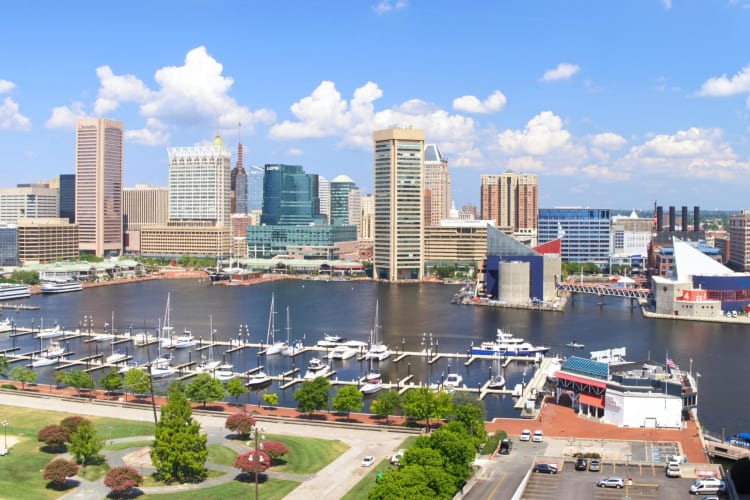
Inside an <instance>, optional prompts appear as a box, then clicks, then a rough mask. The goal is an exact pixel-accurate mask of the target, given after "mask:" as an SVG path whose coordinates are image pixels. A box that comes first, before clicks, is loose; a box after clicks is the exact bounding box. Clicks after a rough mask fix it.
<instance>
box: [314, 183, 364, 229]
mask: <svg viewBox="0 0 750 500" xmlns="http://www.w3.org/2000/svg"><path fill="white" fill-rule="evenodd" d="M356 188H357V186H356V184H354V181H353V180H352V179H351V178H350V177H348V176H346V175H338V176H336V177H335V178H334V179H333V180H332V181H331V183H330V189H331V193H330V195H331V197H330V202H331V208H330V217H329V219H328V220H329V221H330V224H331V225H332V226H348V225H350V224H351V225H355V226H356V224H355V223H353V222H351V221H350V218H349V216H350V203H349V202H350V201H351V200H350V194H351V192H352V190H354V189H356ZM321 205H322V203H321Z"/></svg>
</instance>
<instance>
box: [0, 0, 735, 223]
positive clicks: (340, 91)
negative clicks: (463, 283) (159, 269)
mask: <svg viewBox="0 0 750 500" xmlns="http://www.w3.org/2000/svg"><path fill="white" fill-rule="evenodd" d="M42 4H43V8H44V12H45V15H44V16H35V15H33V12H32V11H31V10H30V8H29V7H28V6H26V5H24V4H12V5H9V6H8V7H7V9H6V16H7V18H8V19H12V20H13V22H11V23H8V26H6V29H4V30H3V32H2V33H0V40H1V41H2V42H3V46H5V47H14V48H15V49H14V50H12V51H11V50H8V51H6V53H5V54H3V56H2V61H3V64H2V69H0V145H2V146H3V149H4V151H5V153H6V155H5V164H4V165H3V173H4V178H5V182H4V183H3V186H4V187H12V186H15V185H16V184H19V183H29V182H34V181H41V180H48V179H51V178H54V177H57V176H59V175H60V174H66V173H73V172H74V170H75V158H74V156H75V121H76V119H78V118H81V117H102V118H107V119H113V120H117V121H119V122H122V123H123V124H124V140H125V144H124V171H123V181H124V186H134V185H136V184H152V185H160V186H165V185H167V174H168V156H167V153H166V150H167V148H172V147H192V146H200V145H207V144H210V143H211V141H212V140H213V137H214V136H215V135H217V134H219V135H222V137H223V139H224V141H225V144H226V147H227V149H229V150H230V151H231V154H232V166H234V164H235V162H236V151H237V149H236V138H237V127H238V124H240V123H241V124H242V143H243V146H244V164H245V168H246V169H248V168H249V167H251V166H253V165H260V166H262V165H265V164H281V163H285V164H295V165H302V166H303V167H304V168H305V171H306V172H309V173H316V174H319V175H321V176H324V177H326V178H327V179H333V178H335V177H336V176H337V175H342V174H343V175H347V176H349V177H351V178H352V180H353V181H354V182H355V183H356V184H357V186H359V187H360V189H361V190H362V192H363V193H364V194H366V193H371V192H372V179H373V156H372V142H371V141H372V132H373V131H375V130H379V129H385V128H389V127H391V126H393V125H396V126H404V127H406V126H411V127H413V128H415V129H423V130H424V131H425V142H426V143H430V144H436V145H437V146H438V147H439V148H440V150H441V151H442V152H443V153H444V155H445V156H446V157H447V158H448V160H449V171H450V174H451V201H455V203H456V205H457V206H463V205H465V204H467V203H471V204H474V205H478V204H479V189H480V176H481V175H484V174H501V173H503V172H505V171H506V170H508V169H511V170H513V171H514V172H518V173H528V174H534V175H537V176H538V178H539V206H540V207H556V206H588V207H597V208H612V209H619V210H626V209H631V208H635V209H639V210H642V209H645V208H649V207H651V206H652V205H653V202H654V201H655V200H656V201H658V202H659V203H666V204H676V205H682V204H690V205H693V204H697V205H701V206H702V207H704V208H705V209H707V210H712V209H741V208H743V203H744V190H745V189H744V185H743V184H744V183H743V182H741V181H742V179H743V178H745V177H747V175H746V174H747V173H748V172H749V171H750V160H749V158H750V144H749V143H748V140H747V139H748V131H749V130H750V112H749V111H750V110H749V109H748V108H749V107H750V98H749V97H748V96H749V95H750V57H748V56H746V55H744V54H743V53H742V51H741V50H732V49H733V48H735V47H742V46H747V45H748V41H750V40H748V39H749V38H750V33H748V32H747V30H746V29H745V27H746V26H747V20H748V17H749V16H750V8H748V7H750V2H747V1H745V0H725V1H715V2H693V3H684V2H671V1H668V0H651V1H643V2H637V3H636V2H630V3H626V4H622V5H613V4H609V3H604V4H599V3H585V2H574V3H572V4H571V3H566V4H558V3H555V2H540V3H536V4H533V5H532V4H527V3H508V2H501V3H497V4H494V3H492V4H489V5H485V4H483V3H481V4H480V3H476V4H468V5H462V6H460V7H456V6H455V5H454V4H452V3H448V2H443V1H435V2H429V3H428V2H420V1H414V0H411V1H406V0H374V1H371V2H343V1H342V2H333V3H328V4H325V5H324V6H322V7H321V6H316V5H312V4H308V3H305V2H290V4H289V5H288V6H287V7H286V8H283V9H282V8H279V7H278V6H277V5H275V4H268V3H249V4H245V3H243V2H237V1H228V2H224V3H221V4H218V5H214V4H209V3H204V2H201V1H197V0H196V1H193V2H188V3H184V4H179V5H178V4H171V3H168V2H157V3H156V4H150V3H145V2H138V1H136V2H133V3H131V4H129V5H128V8H127V9H125V10H123V9H122V8H121V7H118V6H112V5H104V6H100V7H97V9H89V8H87V6H86V4H85V3H82V4H76V5H74V6H66V5H61V4H58V3H54V2H42ZM212 15H213V16H214V19H216V20H217V21H216V23H217V24H216V25H215V26H214V27H213V28H212V29H210V30H208V29H203V30H201V29H185V27H186V26H192V25H194V24H197V23H198V22H204V18H206V17H210V16H212ZM112 19H117V22H115V23H113V22H109V21H111V20H112ZM280 27H283V30H280V29H279V28H280ZM135 33H138V35H137V36H135ZM31 39H33V40H35V43H34V44H23V43H19V40H31ZM92 41H96V43H92ZM405 46H408V47H409V50H408V51H407V53H408V54H409V55H408V58H407V59H405V60H402V61H398V60H396V62H397V64H393V65H388V64H384V63H382V60H383V58H385V59H387V58H388V57H389V55H390V54H401V53H403V52H402V50H403V48H404V47H405ZM378 60H381V62H378ZM405 74H408V76H407V77H406V78H405V77H404V75H405Z"/></svg>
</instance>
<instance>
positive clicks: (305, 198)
mask: <svg viewBox="0 0 750 500" xmlns="http://www.w3.org/2000/svg"><path fill="white" fill-rule="evenodd" d="M317 181H318V179H317V175H314V174H306V173H305V171H304V169H303V168H302V166H301V165H283V164H267V165H266V166H265V175H264V177H263V215H262V216H261V220H260V221H261V224H266V225H269V226H275V225H296V224H310V223H312V222H314V221H315V208H316V207H315V205H316V201H317V205H318V210H319V207H320V201H319V198H318V195H317V189H316V188H317V185H318V182H317ZM314 190H315V192H313V191H314Z"/></svg>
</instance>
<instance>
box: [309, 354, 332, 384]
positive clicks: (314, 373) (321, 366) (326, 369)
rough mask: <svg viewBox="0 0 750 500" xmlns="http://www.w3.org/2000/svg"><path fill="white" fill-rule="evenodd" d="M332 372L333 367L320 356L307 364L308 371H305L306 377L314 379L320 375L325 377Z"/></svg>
mask: <svg viewBox="0 0 750 500" xmlns="http://www.w3.org/2000/svg"><path fill="white" fill-rule="evenodd" d="M329 373H331V367H330V366H328V365H327V364H326V363H324V362H323V361H322V360H321V359H320V358H312V359H310V361H309V362H308V364H307V371H306V372H305V377H304V378H306V379H308V380H310V379H314V378H318V377H325V376H326V375H328V374H329Z"/></svg>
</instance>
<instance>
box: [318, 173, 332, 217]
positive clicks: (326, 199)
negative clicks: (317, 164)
mask: <svg viewBox="0 0 750 500" xmlns="http://www.w3.org/2000/svg"><path fill="white" fill-rule="evenodd" d="M318 198H320V215H325V218H326V221H328V223H329V224H330V223H331V181H329V180H328V179H326V178H325V177H323V176H322V175H319V176H318Z"/></svg>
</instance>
